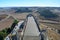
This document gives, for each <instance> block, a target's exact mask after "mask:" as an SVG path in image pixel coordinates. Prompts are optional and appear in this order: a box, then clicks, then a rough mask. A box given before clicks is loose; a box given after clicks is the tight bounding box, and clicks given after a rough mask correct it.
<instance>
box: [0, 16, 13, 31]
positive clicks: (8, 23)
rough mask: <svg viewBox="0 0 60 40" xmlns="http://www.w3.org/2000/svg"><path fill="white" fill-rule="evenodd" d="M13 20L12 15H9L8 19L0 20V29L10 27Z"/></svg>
mask: <svg viewBox="0 0 60 40" xmlns="http://www.w3.org/2000/svg"><path fill="white" fill-rule="evenodd" d="M13 21H14V18H13V17H9V18H8V19H6V20H4V21H1V22H0V30H2V29H5V28H8V27H10V26H11V25H12V23H13Z"/></svg>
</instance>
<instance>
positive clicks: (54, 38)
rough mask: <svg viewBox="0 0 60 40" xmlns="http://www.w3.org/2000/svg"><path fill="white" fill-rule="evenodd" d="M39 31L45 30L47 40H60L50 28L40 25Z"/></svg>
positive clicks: (59, 36)
mask: <svg viewBox="0 0 60 40" xmlns="http://www.w3.org/2000/svg"><path fill="white" fill-rule="evenodd" d="M40 28H41V30H43V29H46V31H47V36H48V39H49V40H60V34H58V33H56V32H55V31H54V30H52V28H50V27H49V26H47V25H46V24H43V23H40Z"/></svg>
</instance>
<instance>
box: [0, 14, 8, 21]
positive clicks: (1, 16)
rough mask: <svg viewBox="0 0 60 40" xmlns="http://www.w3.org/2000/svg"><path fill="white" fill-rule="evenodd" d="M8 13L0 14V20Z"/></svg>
mask: <svg viewBox="0 0 60 40" xmlns="http://www.w3.org/2000/svg"><path fill="white" fill-rule="evenodd" d="M7 16H8V15H6V14H0V20H2V19H5V18H6V17H7Z"/></svg>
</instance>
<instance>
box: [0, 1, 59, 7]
mask: <svg viewBox="0 0 60 40" xmlns="http://www.w3.org/2000/svg"><path fill="white" fill-rule="evenodd" d="M15 6H16V7H24V6H27V7H29V6H38V7H60V0H0V7H15Z"/></svg>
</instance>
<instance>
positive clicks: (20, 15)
mask: <svg viewBox="0 0 60 40" xmlns="http://www.w3.org/2000/svg"><path fill="white" fill-rule="evenodd" d="M28 14H29V13H13V14H10V15H11V16H13V17H14V18H16V19H17V20H19V21H20V20H24V19H26V16H27V15H28Z"/></svg>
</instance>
